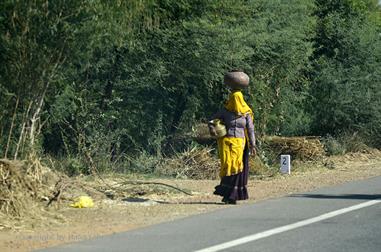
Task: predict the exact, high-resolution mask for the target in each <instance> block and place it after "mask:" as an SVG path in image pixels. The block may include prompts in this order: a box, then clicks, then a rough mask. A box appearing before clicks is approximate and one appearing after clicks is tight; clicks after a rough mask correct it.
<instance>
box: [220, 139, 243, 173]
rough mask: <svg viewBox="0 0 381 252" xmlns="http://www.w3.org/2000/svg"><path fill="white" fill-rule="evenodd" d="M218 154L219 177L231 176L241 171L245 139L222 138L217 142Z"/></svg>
mask: <svg viewBox="0 0 381 252" xmlns="http://www.w3.org/2000/svg"><path fill="white" fill-rule="evenodd" d="M217 143H218V154H219V157H220V161H221V169H220V177H221V178H222V177H224V176H231V175H235V174H238V173H240V172H242V170H243V150H244V148H245V139H244V138H237V137H222V138H219V139H218V140H217Z"/></svg>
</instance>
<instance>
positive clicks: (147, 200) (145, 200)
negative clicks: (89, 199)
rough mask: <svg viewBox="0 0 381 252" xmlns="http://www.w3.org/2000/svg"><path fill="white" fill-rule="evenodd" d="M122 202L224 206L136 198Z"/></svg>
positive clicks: (211, 203)
mask: <svg viewBox="0 0 381 252" xmlns="http://www.w3.org/2000/svg"><path fill="white" fill-rule="evenodd" d="M122 201H124V202H128V203H137V204H139V203H148V204H150V203H151V204H155V203H158V204H171V205H225V203H222V202H215V201H186V202H181V201H180V202H170V201H163V200H150V199H144V198H138V197H128V198H124V199H122Z"/></svg>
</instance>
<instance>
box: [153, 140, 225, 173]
mask: <svg viewBox="0 0 381 252" xmlns="http://www.w3.org/2000/svg"><path fill="white" fill-rule="evenodd" d="M212 152H213V149H212V148H208V147H204V148H197V147H194V148H191V149H189V150H187V151H185V152H182V153H179V154H177V155H176V156H175V157H171V158H167V159H165V160H164V161H163V163H162V164H160V165H159V166H158V167H157V168H156V171H157V172H158V173H159V174H162V175H167V176H173V177H176V178H189V179H216V178H217V177H218V169H219V160H218V158H217V157H215V156H214V155H213V154H212Z"/></svg>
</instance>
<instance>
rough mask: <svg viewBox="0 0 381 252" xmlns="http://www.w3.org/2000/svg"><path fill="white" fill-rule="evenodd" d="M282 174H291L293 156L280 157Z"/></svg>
mask: <svg viewBox="0 0 381 252" xmlns="http://www.w3.org/2000/svg"><path fill="white" fill-rule="evenodd" d="M280 172H281V173H282V174H291V156H290V155H280Z"/></svg>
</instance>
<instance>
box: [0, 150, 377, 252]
mask: <svg viewBox="0 0 381 252" xmlns="http://www.w3.org/2000/svg"><path fill="white" fill-rule="evenodd" d="M294 167H295V169H296V170H295V171H294V172H293V173H292V174H291V175H287V176H282V175H276V176H273V177H265V178H260V177H254V176H252V177H251V178H250V182H249V195H250V197H251V199H250V200H248V201H245V202H239V204H248V203H253V202H257V201H260V200H264V199H268V198H273V197H279V196H282V195H287V194H291V193H297V192H303V191H309V190H312V189H315V188H319V187H325V186H331V185H338V184H341V183H344V182H348V181H353V180H361V179H365V178H370V177H374V176H380V175H381V153H380V152H379V151H374V152H372V153H371V154H369V153H368V154H364V153H357V154H347V155H345V156H342V157H332V158H329V159H327V160H325V161H324V162H319V163H300V164H295V166H294ZM83 179H85V178H83ZM112 180H113V179H112V178H107V180H106V181H107V182H109V183H111V181H112ZM149 181H156V182H163V183H167V184H171V185H174V186H178V187H180V188H186V189H188V190H190V191H192V193H193V196H188V195H185V194H182V193H175V192H174V191H171V190H166V191H165V190H158V191H156V192H155V191H150V192H149V193H147V191H149V190H148V189H149V188H151V189H152V187H150V186H146V188H145V189H144V187H142V188H143V189H141V190H140V192H139V191H137V192H136V194H135V198H133V199H131V198H130V199H127V200H126V199H124V200H122V199H121V198H119V199H118V200H110V199H107V198H103V199H102V198H99V199H97V200H95V203H96V206H95V207H94V208H87V209H75V208H70V207H68V204H66V203H65V204H63V205H61V206H60V208H59V209H57V206H56V207H53V209H52V210H51V211H52V212H54V213H59V214H60V216H58V215H57V219H47V220H38V221H35V222H33V220H31V221H30V222H28V223H29V224H28V225H25V226H24V227H23V228H20V229H17V230H6V229H3V230H2V231H0V251H30V250H32V249H37V248H44V247H49V246H54V245H58V244H63V243H71V242H77V241H80V240H85V239H89V238H93V237H96V236H100V235H107V234H112V233H116V232H121V231H126V230H131V229H135V228H139V227H144V226H148V225H152V224H156V223H160V222H164V221H170V220H174V219H178V218H182V217H185V216H189V215H194V214H199V213H204V212H208V211H213V210H216V209H221V208H227V207H236V206H228V205H223V204H221V203H220V197H217V196H214V195H213V194H212V192H213V189H214V186H215V185H216V184H218V182H219V181H217V180H175V179H151V180H149ZM98 182H99V181H98ZM94 183H95V182H94ZM144 190H145V191H144ZM139 194H144V195H141V196H136V195H139ZM0 224H1V223H0ZM0 227H1V225H0Z"/></svg>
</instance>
